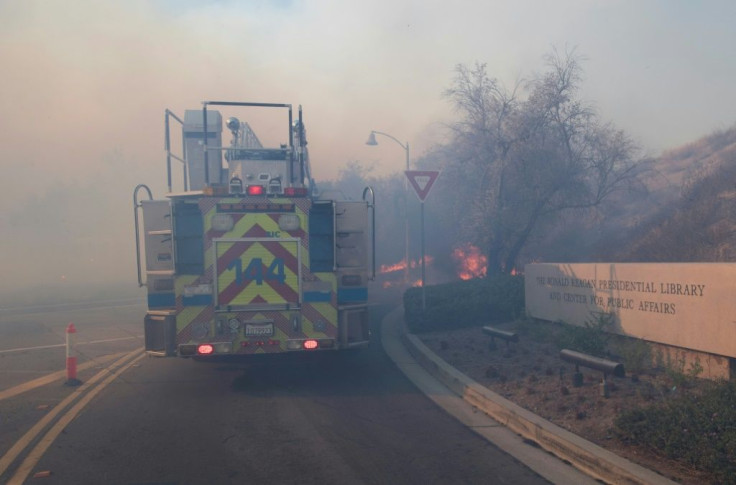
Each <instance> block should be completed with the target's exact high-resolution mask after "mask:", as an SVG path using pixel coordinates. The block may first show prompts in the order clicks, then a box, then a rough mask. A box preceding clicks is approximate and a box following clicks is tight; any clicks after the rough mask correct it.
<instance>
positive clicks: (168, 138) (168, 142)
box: [164, 109, 189, 193]
mask: <svg viewBox="0 0 736 485" xmlns="http://www.w3.org/2000/svg"><path fill="white" fill-rule="evenodd" d="M169 117H171V118H174V119H175V120H176V121H178V122H179V124H180V125H182V126H184V121H182V119H181V118H179V117H178V116H176V115H175V114H174V113H173V112H172V111H171V110H169V109H166V111H165V116H164V126H165V134H164V150H166V180H167V182H168V187H169V193H171V192H172V184H171V159H172V158H174V159H175V160H178V161H180V162H181V163H182V167H183V168H182V173H183V174H184V192H186V191H187V190H189V180H188V178H187V161H186V158H187V145H186V143H185V141H184V139H183V138H182V141H181V145H182V156H181V157H179V156H177V155H174V154H172V153H171V135H170V130H169Z"/></svg>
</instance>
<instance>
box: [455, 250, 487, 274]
mask: <svg viewBox="0 0 736 485" xmlns="http://www.w3.org/2000/svg"><path fill="white" fill-rule="evenodd" d="M452 259H453V261H455V264H457V266H458V270H457V275H458V276H459V277H460V279H462V280H469V279H471V278H480V277H483V276H485V275H486V271H487V269H488V258H486V257H485V255H484V254H482V253H481V252H480V249H479V248H477V247H476V246H473V245H472V244H470V243H465V244H463V245H462V246H461V247H459V248H455V250H454V251H453V252H452Z"/></svg>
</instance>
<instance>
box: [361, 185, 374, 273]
mask: <svg viewBox="0 0 736 485" xmlns="http://www.w3.org/2000/svg"><path fill="white" fill-rule="evenodd" d="M368 192H370V193H371V200H370V202H369V201H368V200H366V198H365V196H366V194H367V193H368ZM363 201H364V202H367V203H368V208H369V209H370V210H371V250H372V256H371V263H372V266H373V274H372V276H371V281H373V280H375V279H376V194H375V192H373V187H371V186H368V187H366V188H364V189H363Z"/></svg>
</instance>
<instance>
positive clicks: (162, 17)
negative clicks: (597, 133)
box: [0, 0, 736, 291]
mask: <svg viewBox="0 0 736 485" xmlns="http://www.w3.org/2000/svg"><path fill="white" fill-rule="evenodd" d="M734 25H736V3H734V2H732V1H702V2H692V1H685V0H649V1H641V0H608V1H600V0H557V1H554V2H552V1H541V0H517V1H492V0H487V1H483V2H479V1H470V0H455V1H453V2H447V1H442V2H440V1H436V0H423V1H419V0H373V1H371V2H355V1H337V0H293V1H290V0H278V1H255V0H241V1H235V0H233V1H228V0H222V1H213V0H211V1H193V0H191V1H189V0H182V1H176V0H151V1H142V0H126V1H125V2H120V1H113V0H70V1H62V0H46V1H41V0H0V65H2V66H3V69H2V72H3V74H2V83H1V84H0V85H1V86H2V89H0V113H2V116H3V120H2V129H1V130H0V170H2V177H0V188H1V189H2V190H0V204H2V211H1V212H0V232H1V233H2V234H3V237H2V242H1V243H0V244H2V250H1V251H0V267H4V271H3V273H4V274H5V275H6V278H4V281H0V291H3V290H7V289H9V288H16V287H18V286H22V285H26V284H35V283H38V282H49V283H50V282H58V281H69V280H72V279H76V280H77V281H93V280H95V278H103V276H104V278H113V279H114V278H120V279H123V280H124V279H130V278H132V281H133V283H135V263H134V249H133V244H134V242H133V235H132V190H133V187H135V185H136V184H138V183H146V184H148V185H149V186H150V187H151V188H152V189H153V191H154V196H155V197H158V198H160V197H162V196H163V194H164V192H165V174H166V172H165V158H164V154H163V119H164V110H165V109H167V108H169V109H171V110H172V111H173V112H174V113H177V114H182V113H183V112H184V110H185V109H199V108H200V107H201V101H203V100H227V101H252V102H273V103H291V104H293V105H294V106H295V107H296V106H298V105H302V106H303V109H304V119H305V125H306V127H307V130H308V137H309V146H310V155H311V159H312V169H313V173H314V175H315V177H316V178H317V179H318V180H320V179H333V178H335V177H336V176H337V175H338V174H339V171H340V170H341V169H342V168H344V167H345V166H346V164H347V163H348V162H350V161H360V162H361V163H363V164H365V165H366V166H371V167H373V170H374V173H375V174H377V175H382V174H391V173H395V172H398V171H399V170H403V169H404V167H405V154H406V152H405V151H404V149H403V148H402V147H401V146H399V144H397V143H395V142H394V141H393V140H391V139H389V138H387V137H381V136H379V137H378V138H377V141H378V142H379V146H377V147H370V146H366V145H365V141H366V140H367V138H368V135H369V133H370V131H371V130H378V131H381V132H384V133H388V134H390V135H392V136H393V137H395V138H396V139H398V140H400V141H401V143H402V144H404V145H406V144H408V145H409V147H410V154H411V158H412V163H413V161H414V160H415V159H416V158H418V157H420V156H421V155H422V153H424V152H425V151H426V150H427V149H428V148H430V147H431V146H432V145H433V144H435V143H438V142H441V141H442V134H443V133H444V127H445V126H446V124H447V123H450V122H452V121H453V119H455V116H456V113H454V112H453V110H452V107H451V106H450V105H449V103H448V100H447V99H446V98H444V97H443V96H442V93H443V91H444V90H445V89H447V88H448V87H450V85H451V83H452V79H453V74H454V69H455V67H456V66H457V65H458V64H465V65H472V64H474V63H476V62H479V63H485V64H486V65H487V70H488V73H489V74H490V75H491V76H492V77H496V78H498V79H499V81H501V82H502V83H504V84H505V85H507V86H509V87H511V86H513V85H514V83H515V82H516V81H517V80H519V79H525V78H529V77H531V76H533V75H534V74H535V73H538V72H540V71H542V70H543V69H544V64H543V56H544V55H545V54H546V53H549V52H550V50H551V49H552V48H554V47H556V48H558V49H561V50H564V49H575V51H576V52H577V53H578V54H580V55H582V56H583V57H584V58H585V61H584V62H583V69H584V73H585V75H584V84H583V91H582V95H583V97H584V98H585V99H586V100H588V101H590V102H591V103H593V105H594V106H595V107H596V108H597V110H598V114H599V115H600V116H601V118H603V119H605V120H609V121H611V122H612V123H614V124H615V125H616V126H617V127H619V128H621V129H623V130H625V131H626V132H628V133H629V134H630V135H631V136H632V137H633V138H634V139H635V140H636V141H637V142H638V143H639V144H640V146H641V147H642V149H643V151H644V152H645V153H647V154H650V155H658V154H659V153H660V152H662V151H663V150H666V149H668V148H674V147H677V146H680V145H683V144H685V143H688V142H690V141H694V140H696V139H698V138H700V137H702V136H704V135H706V134H709V133H711V132H713V131H714V130H718V129H724V128H728V127H730V126H732V125H733V124H734V123H735V122H736V111H734V109H733V108H734V106H736V90H735V89H733V84H734V80H736V56H734V55H733V52H732V51H733V46H736V29H735V28H734V27H733V26H734ZM111 254H115V256H114V257H112V256H111ZM29 262H33V264H30V263H29ZM8 268H9V270H7V269H8Z"/></svg>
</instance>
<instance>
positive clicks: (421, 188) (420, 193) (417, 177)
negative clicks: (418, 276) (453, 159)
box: [404, 170, 440, 311]
mask: <svg viewBox="0 0 736 485" xmlns="http://www.w3.org/2000/svg"><path fill="white" fill-rule="evenodd" d="M404 173H405V174H406V178H407V179H409V183H410V184H411V186H412V187H414V192H416V194H417V197H419V202H421V233H422V252H421V258H422V311H425V310H426V308H427V297H426V290H425V287H426V283H427V282H426V278H425V269H424V199H426V198H427V195H429V191H430V190H431V189H432V186H433V185H434V182H435V180H437V177H438V176H439V174H440V172H439V171H438V170H407V171H405V172H404ZM407 263H408V262H407Z"/></svg>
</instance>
